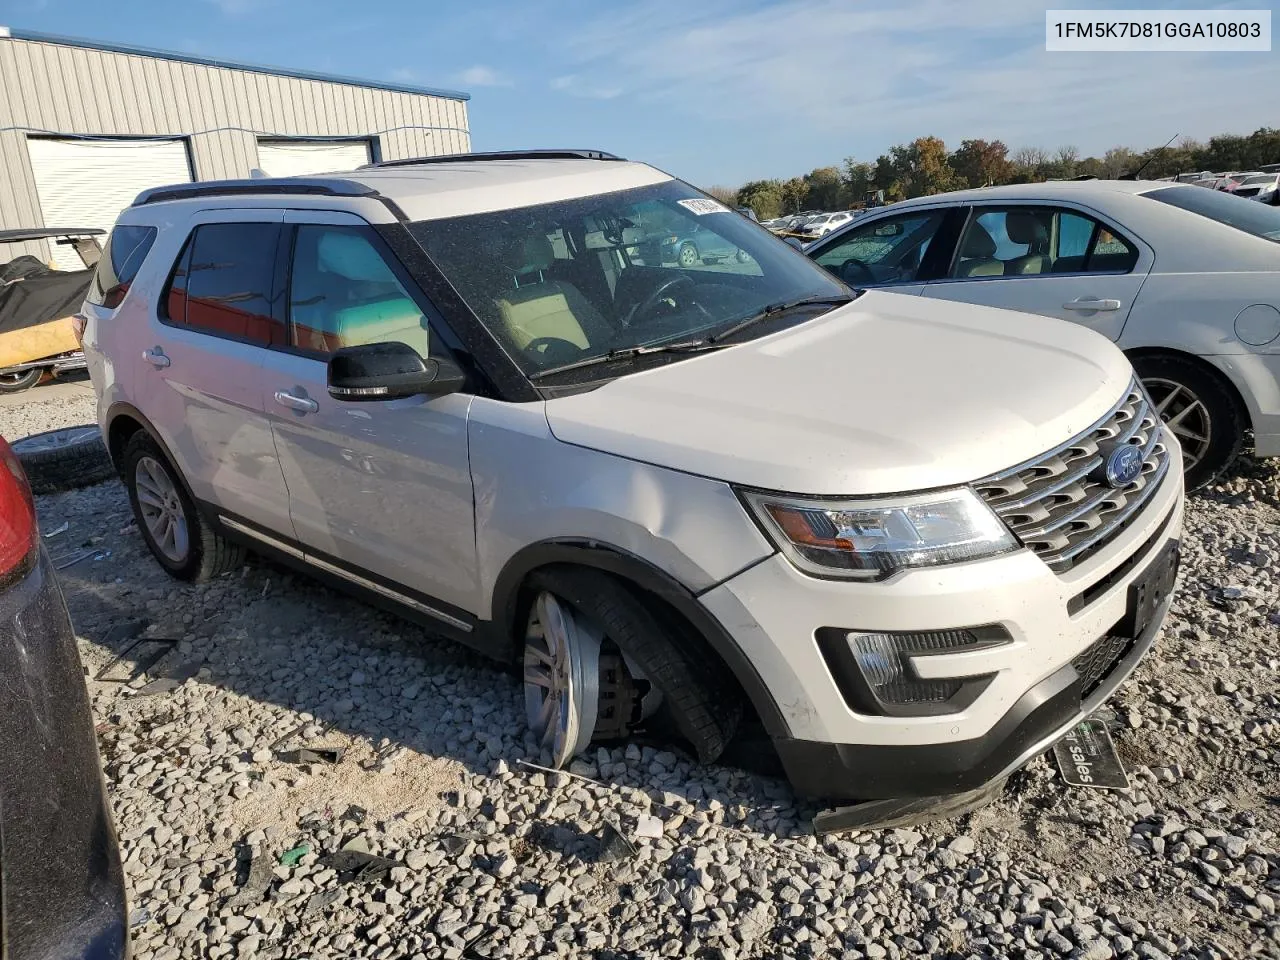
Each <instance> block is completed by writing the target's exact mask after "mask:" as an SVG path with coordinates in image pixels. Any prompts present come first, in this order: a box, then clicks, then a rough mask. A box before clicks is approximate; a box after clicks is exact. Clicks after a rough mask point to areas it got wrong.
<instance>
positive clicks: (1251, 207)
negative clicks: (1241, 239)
mask: <svg viewBox="0 0 1280 960" xmlns="http://www.w3.org/2000/svg"><path fill="white" fill-rule="evenodd" d="M1144 196H1145V197H1146V198H1147V199H1148V200H1157V201H1159V202H1160V203H1167V204H1169V205H1170V206H1173V207H1178V208H1179V209H1182V210H1187V211H1189V212H1191V213H1195V214H1199V215H1200V216H1202V217H1207V218H1208V219H1210V220H1216V221H1217V222H1218V223H1223V224H1226V225H1227V226H1228V227H1235V228H1236V229H1237V230H1240V231H1242V232H1244V233H1247V234H1250V235H1251V236H1255V237H1260V238H1261V239H1263V240H1270V241H1271V242H1272V243H1280V207H1271V206H1268V205H1267V204H1265V203H1258V202H1257V201H1256V200H1249V199H1246V198H1245V197H1233V196H1232V195H1231V194H1229V193H1227V192H1225V191H1223V190H1206V189H1205V188H1204V187H1197V186H1181V187H1165V188H1164V189H1162V190H1152V191H1151V192H1150V193H1147V194H1144Z"/></svg>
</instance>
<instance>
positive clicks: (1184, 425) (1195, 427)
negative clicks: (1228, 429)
mask: <svg viewBox="0 0 1280 960" xmlns="http://www.w3.org/2000/svg"><path fill="white" fill-rule="evenodd" d="M1142 385H1143V386H1144V387H1146V389H1147V395H1148V396H1150V397H1151V402H1152V403H1153V404H1154V405H1155V412H1156V415H1157V416H1159V417H1160V420H1161V421H1162V422H1163V423H1164V425H1165V427H1166V428H1167V429H1168V430H1169V432H1170V433H1172V434H1173V435H1174V436H1175V437H1177V438H1178V445H1179V446H1180V447H1182V462H1183V469H1184V470H1190V469H1192V468H1193V467H1195V466H1196V464H1198V463H1199V462H1200V461H1201V460H1203V459H1204V457H1205V454H1206V453H1208V452H1209V445H1210V443H1211V442H1212V441H1213V421H1212V419H1211V418H1210V416H1209V408H1208V407H1206V406H1205V404H1204V401H1203V400H1201V399H1200V398H1199V397H1198V396H1197V395H1196V394H1195V392H1194V391H1192V390H1191V389H1190V388H1189V387H1187V385H1186V384H1183V383H1178V382H1177V381H1174V380H1165V379H1162V378H1160V377H1154V378H1152V379H1150V380H1145V379H1144V380H1143V381H1142Z"/></svg>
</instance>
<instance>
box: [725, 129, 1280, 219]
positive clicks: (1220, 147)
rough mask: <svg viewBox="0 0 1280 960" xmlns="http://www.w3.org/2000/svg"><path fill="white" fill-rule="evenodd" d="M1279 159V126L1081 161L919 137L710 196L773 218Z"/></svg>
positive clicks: (1066, 152)
mask: <svg viewBox="0 0 1280 960" xmlns="http://www.w3.org/2000/svg"><path fill="white" fill-rule="evenodd" d="M1276 162H1280V129H1275V128H1271V127H1261V128H1259V129H1258V130H1255V131H1254V132H1253V133H1251V134H1248V135H1247V136H1241V135H1237V134H1222V135H1220V136H1216V137H1210V138H1209V141H1208V142H1207V143H1201V142H1200V141H1197V140H1191V139H1183V140H1181V141H1179V142H1178V143H1175V144H1172V145H1169V146H1165V147H1155V148H1153V149H1150V150H1147V151H1144V152H1142V153H1139V152H1136V151H1134V150H1131V149H1130V148H1128V147H1112V148H1111V149H1110V150H1108V151H1107V152H1106V153H1104V154H1103V155H1102V156H1101V157H1081V156H1080V153H1079V151H1078V150H1076V148H1075V147H1072V146H1064V147H1059V148H1057V149H1056V150H1054V151H1049V150H1044V149H1042V148H1040V147H1021V148H1019V149H1017V150H1015V151H1013V152H1012V153H1010V152H1009V148H1008V147H1007V146H1005V145H1004V143H1002V142H1001V141H999V140H962V141H961V142H960V146H959V147H957V148H956V149H955V150H952V151H948V150H947V145H946V144H945V143H943V141H942V140H941V139H940V138H939V137H919V138H918V139H916V140H913V141H911V142H910V143H906V144H898V145H897V146H894V147H892V148H890V150H889V152H888V153H885V154H882V155H881V156H879V157H877V158H876V160H875V162H874V163H870V162H867V161H862V160H858V159H856V158H855V157H847V158H846V159H845V161H844V163H843V165H842V166H839V167H818V168H817V169H815V170H811V171H809V172H808V173H806V174H805V175H804V176H800V177H792V178H791V179H790V180H753V181H751V182H750V183H745V184H743V185H742V186H741V187H739V188H737V189H736V190H735V189H733V188H732V187H711V188H709V189H708V191H707V192H708V193H710V194H711V195H712V196H714V197H716V198H718V199H720V200H721V201H723V202H725V203H728V204H731V205H733V206H738V207H750V208H751V209H752V210H754V211H755V212H756V216H758V217H759V218H760V219H761V220H770V219H773V218H774V217H779V216H782V215H784V214H788V213H797V212H799V211H801V210H843V209H848V208H850V207H855V206H861V205H862V204H863V203H864V202H865V201H866V198H867V195H868V193H871V192H873V191H883V192H884V199H885V200H886V201H893V200H905V199H907V198H910V197H922V196H928V195H930V194H934V193H945V192H946V191H948V190H961V189H964V188H965V187H982V186H991V185H995V184H1004V183H1033V182H1038V181H1042V180H1065V179H1069V178H1071V177H1081V176H1093V177H1098V178H1099V179H1116V178H1117V177H1121V176H1123V175H1125V174H1129V173H1132V172H1134V171H1135V170H1137V169H1138V168H1139V167H1142V166H1143V164H1146V166H1145V167H1143V170H1142V177H1143V179H1156V178H1159V177H1168V176H1173V175H1174V174H1178V173H1191V172H1194V171H1199V170H1253V169H1256V168H1257V167H1259V166H1261V165H1262V164H1266V163H1276Z"/></svg>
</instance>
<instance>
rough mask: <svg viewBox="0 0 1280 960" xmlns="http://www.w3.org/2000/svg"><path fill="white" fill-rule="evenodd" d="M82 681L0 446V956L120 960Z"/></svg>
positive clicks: (102, 794) (123, 951)
mask: <svg viewBox="0 0 1280 960" xmlns="http://www.w3.org/2000/svg"><path fill="white" fill-rule="evenodd" d="M125 917H126V913H125V893H124V875H123V873H122V871H121V866H120V854H119V849H118V847H117V845H116V835H115V828H114V827H113V825H112V822H111V812H110V809H109V808H108V806H107V797H106V788H105V786H104V784H103V780H102V769H101V767H100V765H99V761H98V747H97V741H96V739H95V734H94V728H93V720H92V719H91V715H90V711H89V696H88V693H87V692H86V690H85V684H84V670H83V668H82V667H81V665H80V655H79V653H78V651H77V650H76V635H75V631H74V630H73V629H72V627H71V618H70V616H69V615H68V613H67V605H66V603H65V601H64V600H63V598H62V590H61V589H60V588H59V586H58V579H57V575H56V574H55V573H54V570H53V565H52V564H51V563H50V561H49V557H48V556H47V554H46V553H45V551H44V549H43V547H42V546H41V541H40V532H39V528H38V525H37V522H36V511H35V504H34V503H33V501H32V497H31V490H30V487H29V486H28V484H27V480H26V476H25V475H24V474H23V471H22V466H21V465H20V464H19V463H18V459H17V457H16V456H15V455H14V453H13V450H11V449H10V447H9V445H8V443H6V442H5V440H4V439H3V438H0V956H3V957H4V958H5V960H46V958H52V957H59V958H61V957H74V958H93V960H119V958H123V957H126V956H128V927H127V923H126V920H125Z"/></svg>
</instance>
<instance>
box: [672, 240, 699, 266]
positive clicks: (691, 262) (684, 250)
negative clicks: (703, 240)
mask: <svg viewBox="0 0 1280 960" xmlns="http://www.w3.org/2000/svg"><path fill="white" fill-rule="evenodd" d="M676 259H677V260H678V261H679V263H680V266H682V267H693V266H696V265H697V263H698V248H697V247H695V246H694V245H693V244H692V243H686V244H684V245H682V246H681V247H680V253H679V256H678V257H677V258H676Z"/></svg>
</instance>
